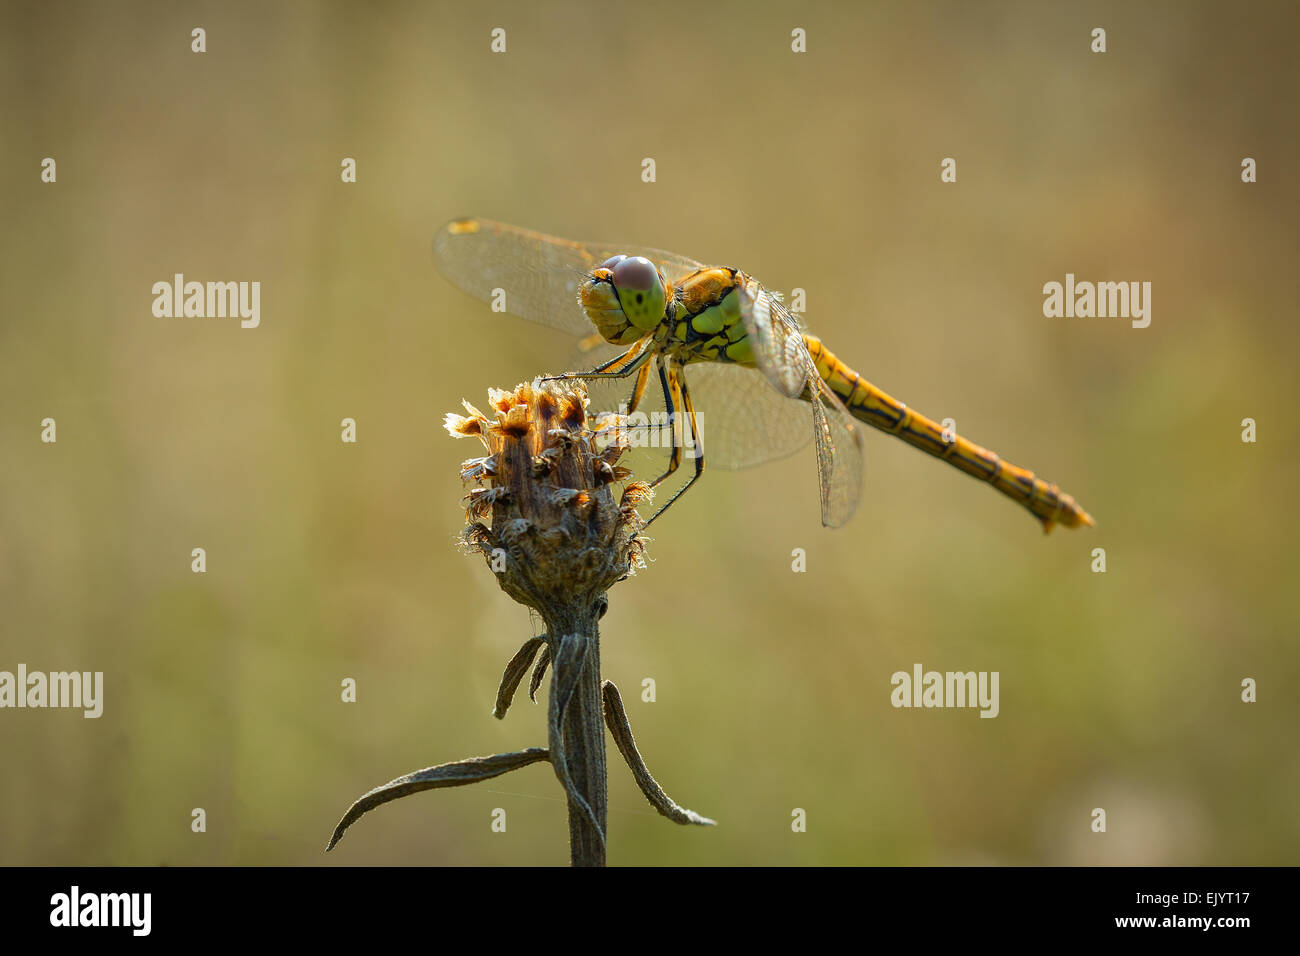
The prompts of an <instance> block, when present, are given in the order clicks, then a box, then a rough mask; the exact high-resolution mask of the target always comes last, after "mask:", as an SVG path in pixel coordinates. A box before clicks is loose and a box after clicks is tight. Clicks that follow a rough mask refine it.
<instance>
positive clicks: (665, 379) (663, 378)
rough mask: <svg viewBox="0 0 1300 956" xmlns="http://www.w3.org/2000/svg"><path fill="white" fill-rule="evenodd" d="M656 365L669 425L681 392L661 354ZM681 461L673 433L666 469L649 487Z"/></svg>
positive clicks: (674, 414)
mask: <svg viewBox="0 0 1300 956" xmlns="http://www.w3.org/2000/svg"><path fill="white" fill-rule="evenodd" d="M657 365H658V368H659V387H660V388H662V389H663V390H664V408H666V409H667V410H668V422H669V425H670V426H671V424H672V421H673V419H674V418H676V415H677V403H675V402H674V401H673V398H674V397H675V396H680V395H681V393H680V392H679V391H678V384H677V376H676V375H672V374H670V373H669V372H668V371H667V370H666V368H665V365H666V363H665V362H664V359H663V356H660V357H659V360H658V363H657ZM681 463H682V447H681V445H679V444H678V443H677V440H676V435H674V436H673V450H672V451H671V452H670V453H669V455H668V470H667V471H665V472H664V473H663V474H662V475H660V476H659V477H658V478H656V479H655V480H654V481H652V482H650V487H651V488H656V487H658V486H659V485H660V484H661V483H662V482H663V481H665V480H666V479H667V478H669V477H670V476H671V475H672V473H673V472H675V471H676V470H677V469H678V468H679V467H680V466H681ZM666 507H668V506H667V505H664V508H666ZM663 512H664V509H663V508H660V509H659V510H658V511H656V512H655V513H654V517H653V518H651V519H650V521H654V519H655V518H658V517H659V516H660V515H661V514H663ZM650 521H647V522H646V524H647V525H648V524H649V523H650Z"/></svg>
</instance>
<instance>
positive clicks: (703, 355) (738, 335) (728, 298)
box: [664, 269, 754, 365]
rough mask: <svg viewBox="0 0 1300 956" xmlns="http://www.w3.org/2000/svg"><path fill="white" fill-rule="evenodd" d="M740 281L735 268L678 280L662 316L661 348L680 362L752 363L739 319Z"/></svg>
mask: <svg viewBox="0 0 1300 956" xmlns="http://www.w3.org/2000/svg"><path fill="white" fill-rule="evenodd" d="M740 281H741V273H739V272H736V271H735V270H731V269H707V270H702V271H700V272H697V273H693V274H692V275H689V276H687V277H686V278H685V279H683V280H682V281H681V282H680V283H678V285H677V288H676V290H675V293H674V295H673V300H672V304H671V306H670V308H669V311H668V315H667V316H666V321H667V323H668V328H669V332H668V336H667V339H666V341H665V343H664V347H665V350H666V351H669V352H671V353H673V354H675V355H676V356H677V357H678V358H680V359H681V361H683V362H738V363H740V364H745V365H750V364H753V361H754V353H753V350H752V349H751V348H750V345H749V338H748V337H747V335H746V334H745V323H744V322H743V321H742V320H741V318H740V297H739V295H738V294H737V287H738V285H739V283H740Z"/></svg>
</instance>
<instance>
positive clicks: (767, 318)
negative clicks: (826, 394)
mask: <svg viewBox="0 0 1300 956" xmlns="http://www.w3.org/2000/svg"><path fill="white" fill-rule="evenodd" d="M737 291H738V292H739V295H740V299H739V304H740V318H741V321H743V322H744V323H745V332H746V333H747V334H748V335H749V341H750V345H751V347H752V348H753V351H754V361H755V363H756V364H757V365H758V367H759V368H760V369H761V370H762V372H763V374H764V375H766V376H767V380H768V381H769V382H771V383H772V385H773V386H775V388H776V390H777V391H778V392H780V393H781V394H782V395H785V396H786V397H788V398H798V397H799V396H800V395H802V394H803V391H804V387H805V385H806V384H807V381H808V374H807V370H806V368H805V364H804V361H803V357H804V356H805V355H806V354H807V351H808V349H807V346H805V345H804V343H803V335H802V334H801V333H800V332H799V326H798V324H797V323H796V322H795V321H794V319H793V317H792V316H791V315H790V313H789V312H787V311H786V309H785V306H783V305H781V303H780V302H779V301H777V299H776V298H775V297H774V296H773V295H772V293H771V292H769V291H767V289H764V288H763V286H762V285H760V284H759V283H758V281H757V280H755V279H753V278H752V277H748V276H746V278H745V281H744V282H742V283H741V285H740V288H739V289H738V290H737Z"/></svg>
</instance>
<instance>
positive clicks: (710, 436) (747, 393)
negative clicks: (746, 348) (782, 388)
mask: <svg viewBox="0 0 1300 956" xmlns="http://www.w3.org/2000/svg"><path fill="white" fill-rule="evenodd" d="M682 374H683V375H685V376H686V381H687V383H688V384H689V385H690V389H691V398H692V400H693V401H694V402H695V409H696V412H695V414H696V417H697V418H698V419H699V428H700V439H701V442H702V444H703V447H704V460H705V462H706V463H707V465H708V466H709V467H714V466H717V467H721V468H749V467H751V466H753V465H758V464H762V463H763V462H765V461H773V460H774V459H777V458H785V457H786V456H788V455H792V454H794V453H795V452H796V451H798V450H799V449H800V448H803V447H804V446H806V445H807V444H808V441H809V439H810V438H812V435H813V433H812V429H811V428H810V427H809V422H808V405H807V403H806V402H801V401H799V399H797V398H786V397H785V396H784V395H781V394H779V393H778V392H777V391H776V390H775V389H774V388H772V386H771V385H770V384H769V383H768V381H767V379H765V378H764V377H763V375H762V373H761V372H759V370H758V369H756V368H748V367H746V366H743V365H730V364H727V363H724V362H692V363H691V364H690V365H687V366H686V367H685V368H684V369H683V370H682Z"/></svg>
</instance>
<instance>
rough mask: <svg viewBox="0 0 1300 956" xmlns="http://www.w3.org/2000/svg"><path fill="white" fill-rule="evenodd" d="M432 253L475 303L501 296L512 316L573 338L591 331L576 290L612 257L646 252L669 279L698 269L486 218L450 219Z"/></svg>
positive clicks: (664, 256)
mask: <svg viewBox="0 0 1300 956" xmlns="http://www.w3.org/2000/svg"><path fill="white" fill-rule="evenodd" d="M433 252H434V256H435V258H436V259H437V261H438V268H439V270H440V271H441V272H442V274H443V275H444V276H446V277H447V278H448V279H449V280H450V281H451V282H452V283H453V284H455V285H456V286H458V287H459V288H460V289H462V290H464V291H465V292H468V293H469V294H470V295H472V296H474V297H475V298H476V299H480V300H482V301H484V302H495V301H496V300H497V298H498V296H500V295H504V297H505V301H504V307H505V310H506V311H507V312H509V313H511V314H512V315H517V316H519V317H521V318H524V319H528V320H530V321H532V322H538V323H540V324H542V325H547V326H550V327H551V328H554V329H559V330H560V331H562V332H568V333H569V334H570V335H575V336H585V335H589V334H591V333H593V332H595V326H593V325H592V324H591V321H590V320H589V319H588V318H587V315H586V313H585V312H583V311H582V306H581V305H580V304H579V303H578V289H579V287H580V286H581V285H582V283H583V280H584V279H586V277H587V275H588V274H589V273H590V272H591V271H592V270H593V269H595V268H596V267H597V266H598V265H600V264H601V263H602V262H604V261H605V260H606V259H608V258H609V257H610V256H614V255H618V254H620V253H621V254H625V255H644V256H646V257H647V258H649V259H652V260H654V261H655V262H657V263H659V265H660V267H661V268H662V269H663V270H664V275H665V278H667V279H669V281H671V280H673V279H675V278H677V277H679V276H680V275H683V274H685V273H688V272H693V271H694V270H695V269H698V268H701V266H700V264H699V263H697V262H695V260H693V259H688V258H687V257H685V256H679V255H677V254H675V253H671V252H664V251H663V250H659V249H643V248H639V247H637V246H633V245H622V246H620V245H619V244H617V243H586V242H576V241H574V240H572V239H561V238H559V237H557V236H548V235H545V234H543V233H540V232H533V231H532V230H530V229H523V228H520V227H519V226H510V225H507V224H505V223H500V222H492V221H491V220H489V219H454V220H452V221H451V222H449V223H447V225H445V226H443V228H442V229H440V230H439V231H438V234H437V235H436V236H434V239H433ZM497 290H501V291H500V292H498V291H497Z"/></svg>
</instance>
